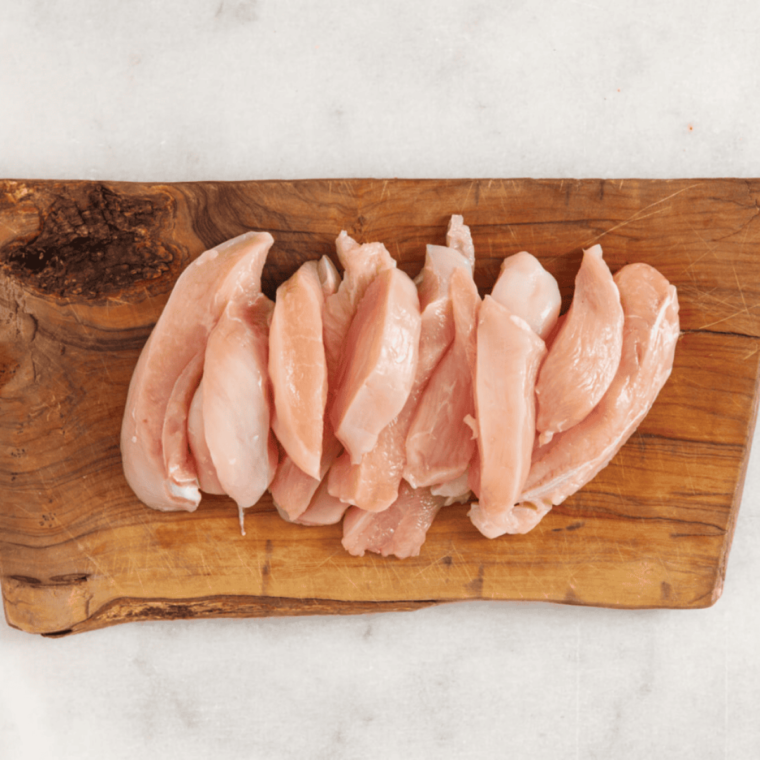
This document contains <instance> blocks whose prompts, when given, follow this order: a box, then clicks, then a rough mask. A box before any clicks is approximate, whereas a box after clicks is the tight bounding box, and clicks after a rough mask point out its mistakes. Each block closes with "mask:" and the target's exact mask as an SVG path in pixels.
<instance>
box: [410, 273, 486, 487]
mask: <svg viewBox="0 0 760 760" xmlns="http://www.w3.org/2000/svg"><path fill="white" fill-rule="evenodd" d="M450 297H451V303H452V307H453V314H454V325H455V332H454V335H455V337H454V341H453V343H452V345H451V346H450V347H449V349H448V351H447V352H446V355H445V356H444V358H443V359H442V360H441V362H440V363H439V364H438V366H437V367H436V368H435V371H434V372H433V376H432V377H431V378H430V382H429V383H428V384H427V387H426V388H425V391H424V393H423V394H422V398H421V399H420V402H419V403H418V404H417V408H416V410H415V412H414V418H413V421H412V424H411V426H410V428H409V433H408V435H407V438H406V467H405V468H404V478H405V479H406V480H407V481H408V482H409V483H410V484H411V485H412V486H413V487H414V488H420V487H422V486H435V485H440V484H443V483H446V482H447V481H451V480H456V479H458V478H460V477H461V476H462V475H463V474H464V473H465V472H466V471H467V467H468V466H469V464H470V460H471V459H472V455H473V453H474V451H475V447H476V444H475V441H474V440H473V438H472V430H471V429H470V428H469V427H468V426H467V423H466V422H465V418H466V417H467V416H468V415H469V416H473V415H474V414H475V400H474V397H473V389H472V369H471V365H470V360H471V358H473V359H474V356H475V343H476V334H477V322H478V310H479V308H480V296H479V295H478V289H477V287H476V285H475V282H474V281H473V279H472V272H470V271H469V270H464V269H459V270H457V271H455V272H454V273H453V274H452V276H451V284H450ZM466 490H469V489H466ZM448 495H449V496H451V495H453V494H448Z"/></svg>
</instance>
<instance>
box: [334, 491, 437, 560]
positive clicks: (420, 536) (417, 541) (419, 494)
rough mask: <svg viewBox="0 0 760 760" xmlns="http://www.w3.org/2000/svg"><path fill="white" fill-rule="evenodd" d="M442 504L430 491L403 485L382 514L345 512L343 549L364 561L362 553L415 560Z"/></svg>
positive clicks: (350, 510)
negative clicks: (396, 497) (369, 552)
mask: <svg viewBox="0 0 760 760" xmlns="http://www.w3.org/2000/svg"><path fill="white" fill-rule="evenodd" d="M445 500H446V499H445V497H443V496H433V495H432V494H431V493H430V489H429V488H417V489H414V488H412V487H411V486H410V485H409V484H408V483H404V482H402V483H401V487H400V488H399V494H398V499H397V500H396V501H395V502H394V503H393V504H392V505H391V506H390V507H389V508H388V509H386V510H385V511H384V512H379V513H378V512H365V511H363V510H361V509H358V508H357V507H351V508H350V509H349V510H348V512H346V516H345V518H344V520H343V542H342V543H343V548H344V549H345V550H346V551H347V552H348V553H349V554H353V555H354V556H355V557H363V556H364V552H365V551H371V552H375V553H376V554H382V555H383V557H388V556H390V555H395V556H396V557H398V558H399V559H407V558H408V557H416V556H418V555H419V553H420V548H421V547H422V545H423V544H424V543H425V536H426V535H427V532H428V530H429V528H430V526H431V525H432V524H433V520H434V519H435V516H436V515H437V514H438V510H439V509H440V508H441V507H442V506H443V504H444V501H445Z"/></svg>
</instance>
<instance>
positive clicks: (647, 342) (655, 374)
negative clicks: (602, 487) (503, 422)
mask: <svg viewBox="0 0 760 760" xmlns="http://www.w3.org/2000/svg"><path fill="white" fill-rule="evenodd" d="M615 282H616V284H617V286H618V289H619V290H620V300H621V302H622V304H623V312H624V314H625V323H624V327H623V351H622V358H621V360H620V366H619V367H618V371H617V373H616V375H615V378H614V379H613V381H612V384H611V385H610V388H609V390H608V391H607V393H606V394H605V395H604V398H602V400H601V402H600V403H599V404H598V406H597V407H596V408H595V409H594V410H593V411H592V412H591V413H590V414H589V415H588V417H586V419H584V420H583V421H582V422H580V423H579V424H578V425H576V426H575V427H573V428H571V429H570V430H568V431H566V432H564V433H559V434H557V435H556V436H555V437H554V438H553V439H552V441H551V442H550V443H548V444H547V445H545V446H542V447H540V448H539V449H537V450H536V451H534V453H533V464H532V465H531V468H530V474H529V475H528V480H527V481H526V483H525V487H524V489H523V493H522V496H521V498H520V501H521V502H522V505H521V506H523V507H524V508H525V510H526V512H532V513H533V523H534V524H537V523H538V522H539V520H540V519H541V518H542V517H543V515H545V514H546V513H547V512H548V511H549V510H550V509H551V508H552V505H555V506H556V505H557V504H561V503H562V502H563V501H564V500H565V499H567V498H568V497H569V496H572V495H573V494H574V493H575V492H576V491H578V490H579V489H580V488H582V487H583V486H584V485H586V483H588V482H589V481H590V480H591V479H592V478H594V477H595V476H596V474H597V473H598V472H599V471H600V470H602V469H604V468H605V467H606V466H607V465H608V464H609V462H610V460H611V459H612V457H614V456H615V454H617V452H618V451H619V450H620V449H621V447H622V446H623V444H624V443H625V442H626V441H627V440H628V438H630V436H631V435H632V433H633V432H634V431H635V430H636V428H637V427H638V426H639V424H640V423H641V421H642V420H643V419H644V417H645V416H646V414H647V412H648V411H649V410H650V408H651V407H652V404H653V403H654V401H655V399H656V398H657V394H658V393H659V392H660V390H661V388H662V386H663V385H665V382H666V381H667V379H668V377H670V372H671V370H672V368H673V357H674V353H675V348H676V342H677V341H678V335H679V329H680V328H679V321H678V295H677V293H676V289H675V287H674V286H673V285H671V284H670V283H669V282H668V281H667V280H666V279H665V278H664V277H663V276H662V275H661V274H660V273H659V272H658V271H657V270H656V269H653V268H652V267H650V266H649V265H648V264H630V265H628V266H626V267H623V268H622V269H621V270H620V271H619V272H618V273H617V274H616V275H615Z"/></svg>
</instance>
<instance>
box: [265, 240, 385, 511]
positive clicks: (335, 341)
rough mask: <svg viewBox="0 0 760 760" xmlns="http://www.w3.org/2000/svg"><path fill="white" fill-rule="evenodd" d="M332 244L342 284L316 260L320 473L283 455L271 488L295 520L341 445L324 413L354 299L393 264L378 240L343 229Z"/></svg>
mask: <svg viewBox="0 0 760 760" xmlns="http://www.w3.org/2000/svg"><path fill="white" fill-rule="evenodd" d="M335 247H336V249H337V252H338V259H339V260H340V263H341V265H342V266H343V269H344V272H343V274H344V277H343V280H342V282H341V279H340V276H339V275H338V273H337V271H336V270H335V267H333V266H332V264H331V263H330V260H329V259H327V258H326V257H322V260H321V262H320V279H321V281H322V283H323V288H324V293H325V304H324V311H323V314H322V328H323V341H324V347H325V359H326V362H327V376H328V391H327V393H328V398H327V408H326V412H325V417H324V435H323V439H322V460H321V463H320V477H319V478H313V477H311V476H310V475H307V474H306V473H305V472H303V471H302V470H300V469H299V468H298V466H297V465H296V464H295V463H294V462H293V461H292V460H291V459H290V457H288V456H285V457H283V460H282V461H281V463H280V466H279V467H278V469H277V473H276V475H275V479H274V481H273V482H272V485H271V487H270V490H271V492H272V500H273V501H274V503H275V506H276V507H277V508H278V510H279V512H280V514H281V515H282V516H283V517H284V518H285V519H290V520H295V519H297V518H298V517H299V516H300V515H301V514H303V513H304V511H305V510H306V509H307V508H308V506H309V503H310V502H311V500H312V499H313V498H315V494H316V491H317V488H318V487H319V484H320V481H321V480H322V478H324V477H325V475H326V474H327V471H328V470H329V469H330V467H331V466H332V464H333V462H334V461H335V459H336V458H337V457H338V455H339V454H340V452H341V450H342V448H343V447H342V446H341V444H340V441H338V439H337V438H336V437H335V434H334V433H333V429H332V424H331V422H330V416H329V410H330V406H331V403H332V400H333V398H334V396H335V385H336V381H337V374H338V371H339V369H340V357H341V353H342V350H343V343H344V341H345V339H346V334H347V333H348V330H349V328H350V326H351V321H352V319H353V317H354V314H355V313H356V309H357V307H358V305H359V302H360V301H361V299H362V298H363V297H364V294H365V292H366V290H367V288H368V287H369V285H370V283H371V282H372V281H373V280H374V278H375V277H376V275H377V274H378V273H379V272H382V271H384V270H386V269H394V268H395V267H396V262H395V260H394V259H393V257H392V256H391V255H390V253H388V251H387V250H386V248H385V246H384V245H383V244H382V243H365V244H363V245H360V244H359V243H357V242H356V241H355V240H354V239H353V238H351V237H349V236H348V235H347V234H346V232H345V231H344V232H341V233H340V235H339V236H338V239H337V240H336V241H335Z"/></svg>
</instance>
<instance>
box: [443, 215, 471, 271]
mask: <svg viewBox="0 0 760 760" xmlns="http://www.w3.org/2000/svg"><path fill="white" fill-rule="evenodd" d="M446 245H447V246H448V247H449V248H453V249H454V250H455V251H458V252H459V253H461V254H462V256H464V257H465V259H467V261H468V262H469V263H470V268H471V269H474V268H475V246H474V245H473V243H472V235H471V234H470V228H469V227H468V226H467V225H466V224H465V223H464V218H463V217H462V216H461V215H460V214H454V215H453V216H452V217H451V219H449V227H448V230H447V231H446Z"/></svg>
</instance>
